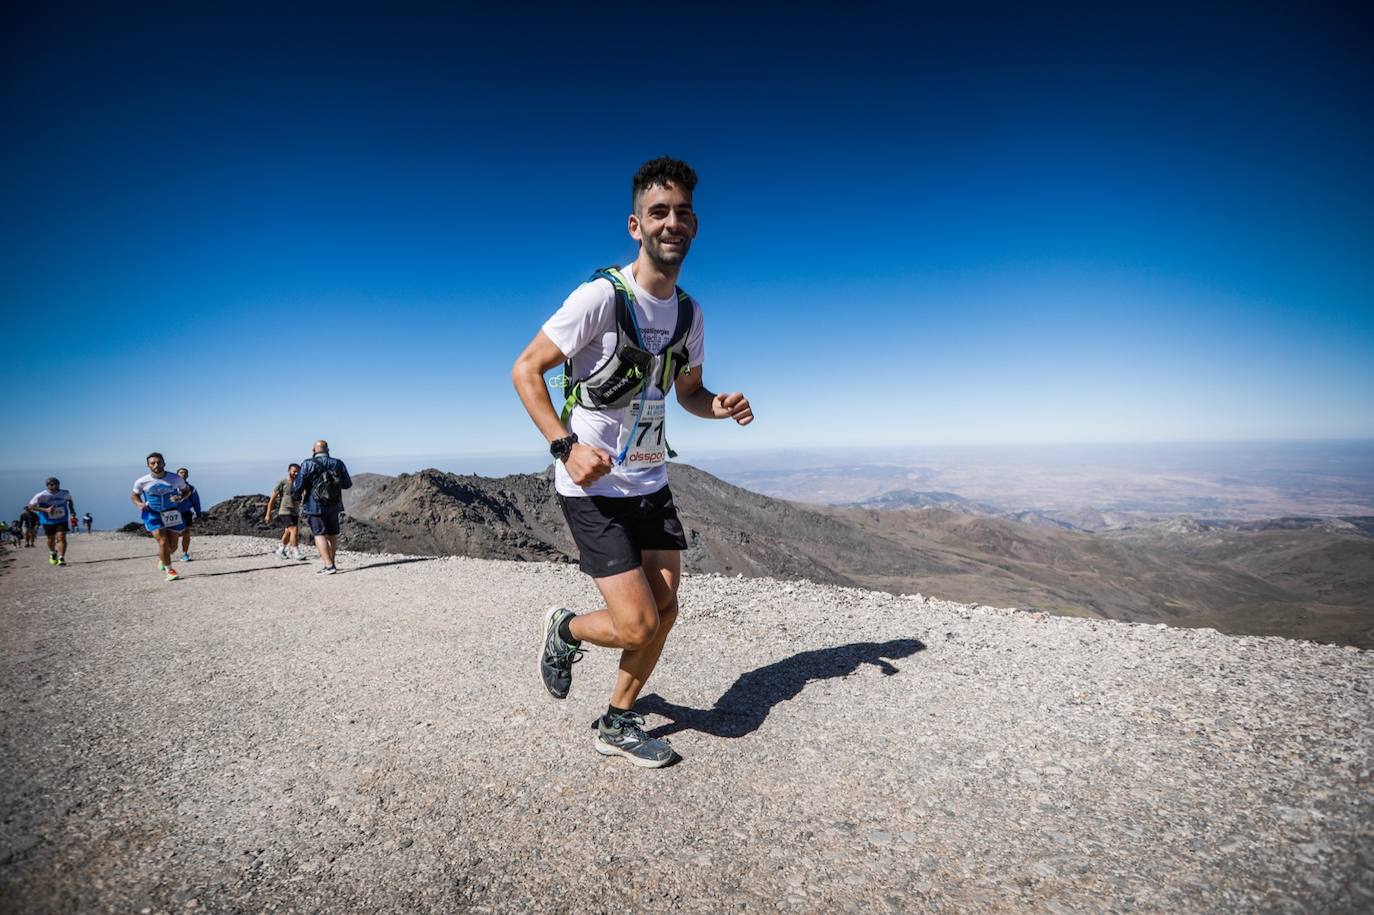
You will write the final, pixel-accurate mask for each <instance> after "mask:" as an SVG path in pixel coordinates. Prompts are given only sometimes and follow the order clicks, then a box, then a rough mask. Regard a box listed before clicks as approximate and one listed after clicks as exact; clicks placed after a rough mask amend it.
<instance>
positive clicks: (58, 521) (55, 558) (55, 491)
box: [28, 477, 76, 566]
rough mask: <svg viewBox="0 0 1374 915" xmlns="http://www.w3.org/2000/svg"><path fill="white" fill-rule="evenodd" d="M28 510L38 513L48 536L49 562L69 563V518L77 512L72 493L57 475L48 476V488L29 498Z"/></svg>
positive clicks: (44, 531) (57, 564)
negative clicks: (65, 487)
mask: <svg viewBox="0 0 1374 915" xmlns="http://www.w3.org/2000/svg"><path fill="white" fill-rule="evenodd" d="M28 510H29V511H31V512H37V513H38V519H39V523H41V524H42V525H43V535H44V536H45V537H47V538H48V563H49V564H51V565H55V566H65V565H66V564H67V519H68V518H70V517H71V516H72V515H74V514H76V503H74V502H72V494H71V493H69V492H67V491H66V490H65V489H63V488H62V483H61V482H60V481H59V480H58V479H57V477H48V482H47V488H46V489H44V490H43V491H42V492H39V493H37V494H35V495H34V497H33V498H32V499H30V500H29V506H28Z"/></svg>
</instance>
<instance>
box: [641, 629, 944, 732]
mask: <svg viewBox="0 0 1374 915" xmlns="http://www.w3.org/2000/svg"><path fill="white" fill-rule="evenodd" d="M925 647H926V646H925V643H924V642H922V641H921V640H919V639H893V640H892V641H890V642H854V643H852V644H849V645H840V646H838V647H835V648H820V649H817V650H816V651H803V652H801V653H799V654H794V655H792V657H790V658H786V659H784V660H782V661H778V662H776V663H773V664H769V665H767V666H765V667H760V668H758V669H757V670H751V671H749V672H748V673H746V674H741V675H740V678H739V679H738V680H736V681H735V682H734V684H733V685H731V687H730V688H729V689H727V690H726V691H725V694H724V695H723V696H721V697H720V698H719V699H717V700H716V704H715V705H714V706H713V707H711V708H708V709H696V708H688V707H686V706H685V705H675V704H673V703H672V702H669V701H667V700H666V699H664V698H663V697H662V696H659V695H658V694H656V693H655V694H650V695H648V696H645V697H643V698H642V699H640V700H639V701H638V702H637V703H635V710H636V711H638V712H639V713H641V714H653V715H662V716H663V717H664V718H667V719H669V721H670V723H669V724H665V725H660V726H659V727H656V728H654V729H653V730H652V731H650V732H649V735H650V736H652V737H667V736H669V735H671V734H676V733H677V732H679V731H686V730H692V731H700V732H701V733H703V734H710V735H711V736H713V737H730V738H734V737H743V736H745V735H746V734H752V733H754V732H755V731H757V730H758V729H759V726H760V725H762V724H763V722H764V720H765V719H766V718H767V717H768V713H769V712H771V711H772V710H773V706H775V705H778V704H779V703H782V702H787V701H788V700H790V699H795V698H796V697H797V696H798V695H799V694H800V693H801V691H802V689H804V688H805V687H806V684H808V683H810V682H811V681H812V680H827V679H830V678H832V677H847V676H849V675H850V674H852V673H854V672H855V671H856V670H858V669H859V667H860V665H863V664H872V665H874V666H875V667H877V668H878V669H879V670H880V671H882V672H883V674H884V675H886V676H892V675H893V674H895V673H898V672H899V670H898V668H897V667H894V666H893V665H892V664H891V663H890V661H889V660H888V659H892V660H896V659H897V658H906V657H910V656H911V655H914V654H915V653H916V652H918V651H922V650H924V649H925Z"/></svg>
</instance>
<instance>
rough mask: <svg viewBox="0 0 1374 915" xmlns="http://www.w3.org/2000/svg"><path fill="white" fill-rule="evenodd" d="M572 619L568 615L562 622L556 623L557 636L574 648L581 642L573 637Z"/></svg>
mask: <svg viewBox="0 0 1374 915" xmlns="http://www.w3.org/2000/svg"><path fill="white" fill-rule="evenodd" d="M572 621H573V618H572V617H571V616H569V617H567V618H566V619H564V620H563V622H561V623H559V624H558V637H559V638H560V639H562V640H563V641H565V642H567V643H568V644H569V645H571V646H572V647H574V648H576V647H577V646H578V645H581V644H582V643H581V642H579V641H578V640H577V639H575V638H573V634H572Z"/></svg>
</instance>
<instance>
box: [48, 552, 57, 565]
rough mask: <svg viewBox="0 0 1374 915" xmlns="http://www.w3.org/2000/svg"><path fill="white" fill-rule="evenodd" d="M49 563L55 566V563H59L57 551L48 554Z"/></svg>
mask: <svg viewBox="0 0 1374 915" xmlns="http://www.w3.org/2000/svg"><path fill="white" fill-rule="evenodd" d="M48 565H50V566H55V565H57V554H56V553H49V554H48Z"/></svg>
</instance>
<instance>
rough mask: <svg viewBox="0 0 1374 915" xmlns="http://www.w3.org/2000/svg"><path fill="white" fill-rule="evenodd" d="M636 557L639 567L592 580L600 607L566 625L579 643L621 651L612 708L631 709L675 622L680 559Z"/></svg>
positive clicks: (668, 554) (656, 554)
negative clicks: (641, 563) (601, 605)
mask: <svg viewBox="0 0 1374 915" xmlns="http://www.w3.org/2000/svg"><path fill="white" fill-rule="evenodd" d="M642 557H643V558H642V561H643V563H644V564H643V567H642V568H638V569H631V570H630V571H628V572H622V573H620V574H619V575H610V576H607V577H605V578H597V579H595V582H596V587H597V589H598V590H599V591H600V592H601V597H602V599H603V600H605V601H606V606H605V608H603V609H601V610H596V611H593V612H592V613H584V614H580V615H578V616H576V617H574V618H573V620H572V622H571V623H570V624H569V631H571V632H572V635H573V638H575V639H578V640H579V641H586V642H591V643H592V644H593V645H600V646H602V647H603V648H620V649H622V652H623V653H622V654H621V656H620V671H619V673H617V674H616V681H615V688H614V689H613V690H612V692H611V705H614V706H615V707H616V708H634V703H635V700H636V699H637V698H639V692H640V690H642V689H643V688H644V684H645V682H647V681H648V679H649V675H650V674H652V673H653V671H654V667H655V666H656V665H657V664H658V658H659V655H661V654H662V653H663V644H664V642H665V641H666V640H667V638H668V632H669V631H670V630H671V629H672V628H673V623H674V622H676V620H677V586H678V580H679V579H680V577H681V574H680V570H681V563H682V554H681V553H679V552H678V551H677V550H645V551H643V554H642Z"/></svg>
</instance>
